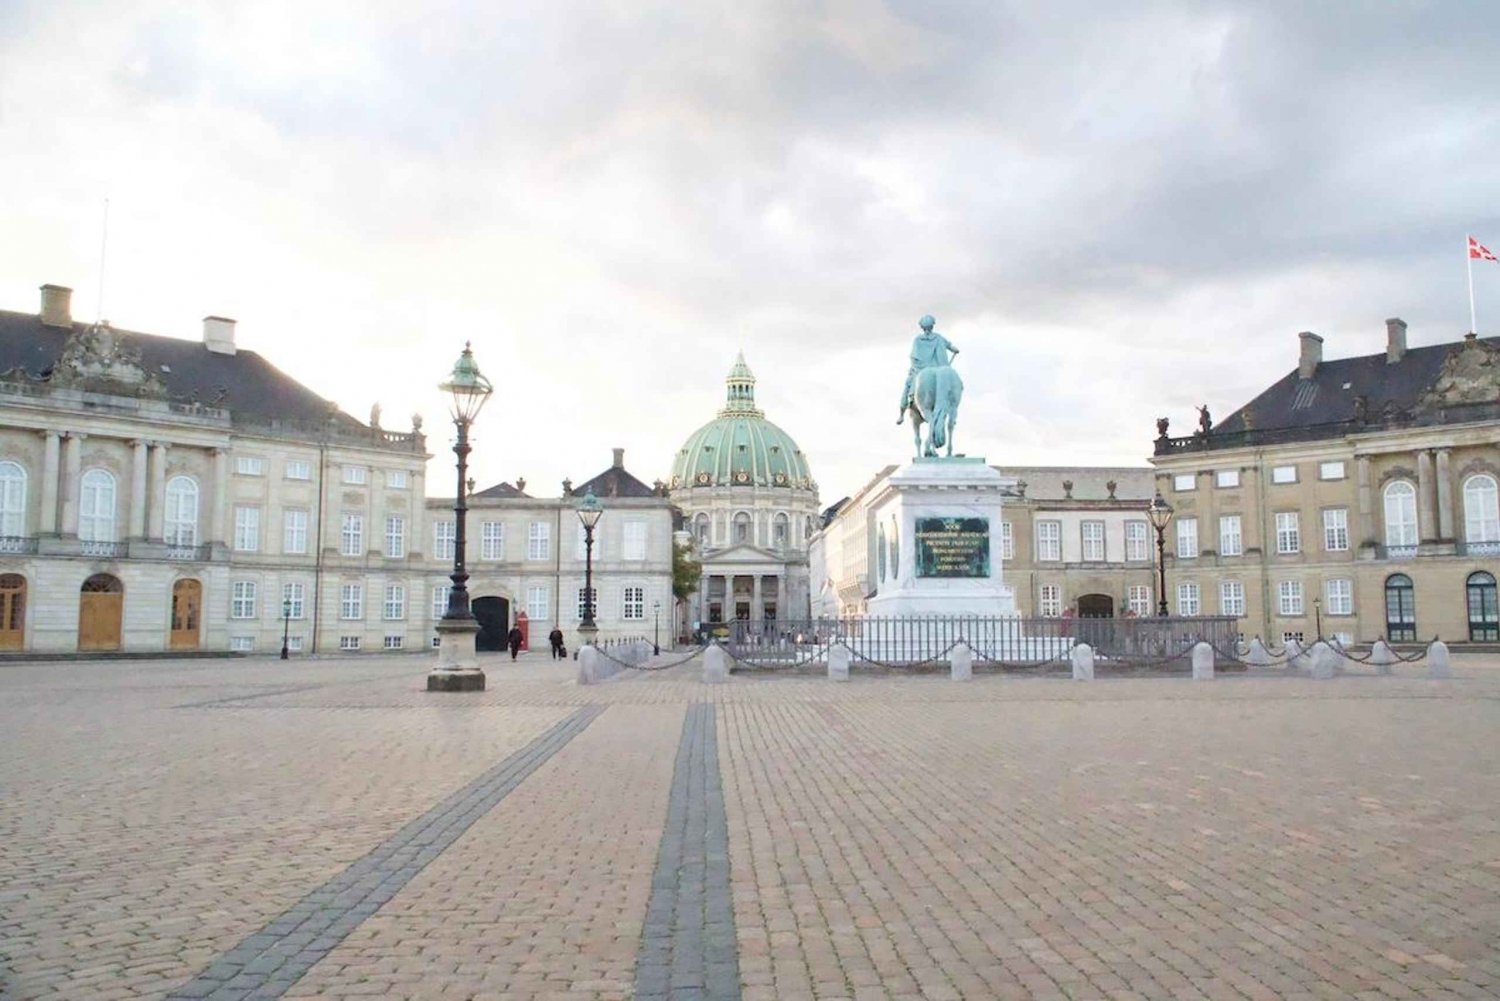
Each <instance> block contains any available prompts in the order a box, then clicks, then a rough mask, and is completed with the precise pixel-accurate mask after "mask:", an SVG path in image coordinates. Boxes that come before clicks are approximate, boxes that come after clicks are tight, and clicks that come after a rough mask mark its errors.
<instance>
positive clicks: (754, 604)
mask: <svg viewBox="0 0 1500 1001" xmlns="http://www.w3.org/2000/svg"><path fill="white" fill-rule="evenodd" d="M750 580H751V584H750V621H751V622H764V621H765V620H766V606H765V603H764V600H763V599H762V598H761V594H760V574H758V573H757V574H756V575H755V576H754V577H752V578H750Z"/></svg>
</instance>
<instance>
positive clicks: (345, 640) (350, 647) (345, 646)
mask: <svg viewBox="0 0 1500 1001" xmlns="http://www.w3.org/2000/svg"><path fill="white" fill-rule="evenodd" d="M362 645H363V644H362V642H361V640H360V637H358V636H340V637H339V650H341V651H343V652H344V653H352V652H354V651H356V650H358V649H359V648H360V647H361V646H362Z"/></svg>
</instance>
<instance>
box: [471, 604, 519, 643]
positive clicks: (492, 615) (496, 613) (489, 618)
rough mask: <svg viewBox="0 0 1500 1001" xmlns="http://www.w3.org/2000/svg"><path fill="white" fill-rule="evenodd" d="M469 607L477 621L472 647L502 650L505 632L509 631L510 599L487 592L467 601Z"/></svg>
mask: <svg viewBox="0 0 1500 1001" xmlns="http://www.w3.org/2000/svg"><path fill="white" fill-rule="evenodd" d="M469 607H470V608H471V609H473V611H474V618H475V619H477V620H478V621H479V635H478V636H476V637H474V649H476V650H504V649H505V634H506V633H508V632H510V599H508V598H501V597H498V596H496V595H493V594H487V595H484V596H483V597H480V598H475V599H474V600H473V601H471V602H469Z"/></svg>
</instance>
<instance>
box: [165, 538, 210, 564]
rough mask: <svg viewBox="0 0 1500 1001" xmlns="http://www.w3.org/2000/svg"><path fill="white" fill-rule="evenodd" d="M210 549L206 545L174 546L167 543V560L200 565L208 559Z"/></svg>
mask: <svg viewBox="0 0 1500 1001" xmlns="http://www.w3.org/2000/svg"><path fill="white" fill-rule="evenodd" d="M210 548H211V547H210V546H208V545H206V544H205V545H202V546H174V545H172V544H170V543H169V544H168V545H167V559H169V560H183V561H191V562H196V563H201V562H203V561H204V560H207V559H208V554H209V550H210Z"/></svg>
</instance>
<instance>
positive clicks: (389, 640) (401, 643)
mask: <svg viewBox="0 0 1500 1001" xmlns="http://www.w3.org/2000/svg"><path fill="white" fill-rule="evenodd" d="M382 645H383V647H384V648H385V649H387V650H402V649H405V648H406V637H405V636H402V635H400V634H399V633H398V634H396V635H389V634H388V635H387V636H386V637H385V642H384V644H382Z"/></svg>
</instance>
